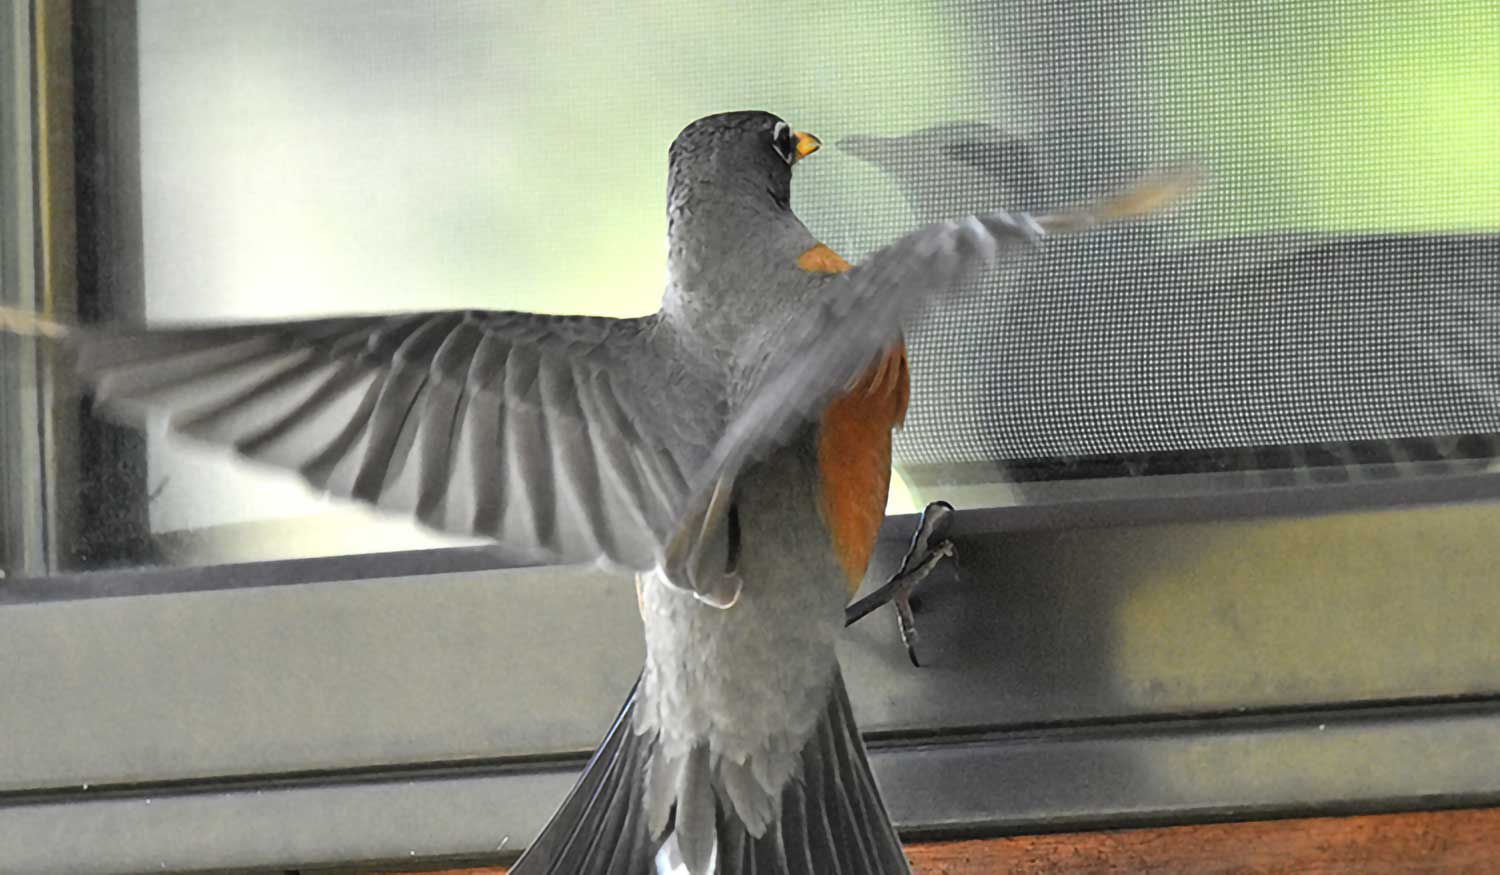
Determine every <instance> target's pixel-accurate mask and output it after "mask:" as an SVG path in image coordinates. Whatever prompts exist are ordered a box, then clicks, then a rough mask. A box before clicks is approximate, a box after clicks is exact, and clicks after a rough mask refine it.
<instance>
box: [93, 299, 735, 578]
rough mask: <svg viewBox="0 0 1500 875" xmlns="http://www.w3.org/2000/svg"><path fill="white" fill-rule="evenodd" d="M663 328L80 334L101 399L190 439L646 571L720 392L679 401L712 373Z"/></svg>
mask: <svg viewBox="0 0 1500 875" xmlns="http://www.w3.org/2000/svg"><path fill="white" fill-rule="evenodd" d="M658 328H659V324H658V322H657V320H656V319H655V317H646V318H641V319H605V318H598V317H582V316H542V315H534V314H529V313H507V312H484V311H465V312H431V313H414V314H405V315H398V316H373V317H347V318H330V319H318V320H308V321H298V322H277V323H264V324H243V325H225V326H219V327H199V328H164V329H156V328H152V329H145V330H139V331H118V330H111V331H102V332H89V331H79V332H76V333H74V334H73V335H72V336H71V338H70V339H71V340H72V342H74V343H75V344H76V345H77V351H78V367H79V371H80V373H81V375H82V376H83V378H84V379H85V380H86V381H88V382H89V383H91V384H93V386H94V392H95V397H96V400H97V402H98V404H99V405H100V406H101V408H102V409H103V410H104V411H106V412H107V413H113V414H114V415H116V416H119V417H123V418H125V419H127V420H132V421H137V422H138V421H140V420H141V419H143V418H144V414H145V412H146V411H147V410H161V411H164V412H165V413H167V414H168V415H169V417H170V419H169V422H170V424H171V427H172V428H173V429H174V430H176V431H179V432H181V433H183V434H186V435H190V436H192V437H194V438H198V439H202V440H205V441H209V442H212V443H216V444H221V445H226V446H229V447H232V448H233V449H234V450H235V451H236V452H238V453H240V454H241V455H244V456H246V457H249V458H252V459H256V460H259V461H264V462H268V463H271V464H274V465H277V466H279V467H282V468H289V469H291V470H293V471H296V472H297V473H299V474H300V475H301V476H302V477H303V478H305V479H306V480H307V482H308V483H310V484H312V485H313V486H315V487H318V488H321V489H325V490H327V491H328V492H330V493H332V494H334V495H338V496H344V497H349V498H354V499H357V500H360V501H364V502H368V503H370V504H374V505H376V506H378V507H381V508H386V509H389V510H395V511H400V512H403V513H407V514H411V515H413V516H415V517H416V518H417V519H419V520H421V521H422V522H424V523H426V524H427V525H430V526H433V527H434V528H437V529H442V530H444V531H449V532H455V533H462V534H477V535H482V536H489V537H493V538H495V539H497V540H498V541H500V542H501V544H502V546H504V547H505V548H507V550H508V551H513V552H514V555H515V556H516V557H517V558H518V559H519V560H522V561H533V562H550V563H562V562H585V561H592V560H595V559H601V558H602V559H606V560H610V561H613V562H616V563H619V564H622V565H625V566H628V567H631V568H638V569H639V568H649V567H651V566H652V565H653V564H655V561H656V556H657V553H658V551H659V549H660V544H661V543H662V541H663V540H664V535H665V533H666V532H667V531H669V530H670V528H671V524H672V521H673V519H674V511H675V509H676V508H677V507H678V506H680V503H681V501H682V499H683V498H684V497H685V494H686V488H687V479H686V475H685V473H684V472H689V471H692V470H694V469H695V467H696V466H697V465H698V464H700V463H701V460H702V459H703V457H704V456H705V455H706V451H707V449H708V447H710V446H711V444H712V440H713V436H714V434H715V433H716V430H717V428H718V424H716V423H714V422H712V421H711V420H710V417H712V416H713V415H714V414H715V411H716V410H717V408H716V407H715V406H714V405H713V404H703V403H684V402H691V401H692V399H693V398H694V394H693V393H694V392H704V393H707V392H709V391H710V390H711V387H707V386H704V385H702V384H701V383H693V382H692V381H691V380H690V378H689V376H688V375H686V374H684V373H683V372H682V370H681V369H680V368H673V367H671V363H670V361H669V359H670V357H671V356H670V352H669V346H668V344H669V343H670V341H669V340H667V339H664V335H663V333H662V332H660V331H658ZM669 375H670V376H669ZM669 382H670V385H669ZM693 417H699V418H698V419H694V418H693Z"/></svg>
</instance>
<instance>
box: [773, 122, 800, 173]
mask: <svg viewBox="0 0 1500 875" xmlns="http://www.w3.org/2000/svg"><path fill="white" fill-rule="evenodd" d="M771 147H772V148H774V149H775V150H776V154H777V155H780V156H781V160H783V161H785V162H786V163H788V164H791V163H792V162H793V161H796V160H797V152H796V150H795V149H794V148H793V147H792V126H791V125H789V124H787V123H786V122H777V123H776V128H775V129H774V130H773V131H772V132H771Z"/></svg>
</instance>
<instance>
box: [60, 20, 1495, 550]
mask: <svg viewBox="0 0 1500 875" xmlns="http://www.w3.org/2000/svg"><path fill="white" fill-rule="evenodd" d="M137 40H138V41H137V46H138V65H139V108H138V111H139V126H140V137H139V150H140V154H139V163H140V185H141V195H140V212H141V220H142V225H141V228H142V231H141V243H140V245H141V248H142V251H143V256H144V262H143V265H144V282H143V289H144V294H143V310H144V315H145V316H146V317H147V318H149V319H150V320H152V321H174V320H204V319H214V320H217V319H245V318H276V317H292V316H301V315H313V314H326V313H336V312H371V311H389V310H405V309H430V308H445V307H481V308H500V309H520V310H540V311H549V312H581V313H598V314H611V315H630V314H640V313H646V312H649V311H651V310H652V309H654V308H655V306H656V303H657V301H658V300H659V296H660V289H661V283H662V276H663V263H662V254H663V246H662V239H663V234H664V226H665V223H664V209H663V205H664V204H663V197H662V195H663V187H664V171H665V167H666V161H665V156H666V147H667V145H668V144H669V143H670V141H671V140H672V138H673V137H674V136H675V135H676V133H677V132H678V131H679V130H680V129H681V128H682V127H683V126H684V125H685V124H686V123H687V122H689V121H691V120H692V119H694V118H696V117H698V116H701V115H704V114H707V113H710V112H716V111H722V110H726V109H739V108H765V109H768V110H771V111H773V112H776V113H777V114H779V115H781V116H782V117H784V118H786V119H788V120H789V121H791V122H792V123H793V125H794V126H796V127H799V128H803V129H806V130H810V131H813V132H814V133H817V134H819V135H820V136H821V137H823V139H824V140H825V141H826V142H829V143H830V144H836V145H838V146H840V148H830V149H825V150H823V152H822V153H820V154H819V155H817V156H816V157H815V159H813V160H809V161H807V162H805V163H803V164H801V165H799V167H798V177H797V180H796V184H795V197H794V206H795V208H796V209H797V211H798V213H799V215H801V217H802V218H803V220H804V221H805V222H806V223H807V224H808V225H809V226H810V227H811V228H812V229H813V231H814V233H815V234H817V235H818V236H819V237H820V238H821V239H823V240H824V241H826V242H827V243H828V244H829V245H830V246H832V247H833V248H834V249H836V250H837V251H839V252H841V253H842V254H844V255H845V256H846V257H848V258H850V259H851V260H857V259H858V258H859V257H860V256H862V255H864V254H865V253H867V252H869V251H870V250H871V249H873V248H874V247H876V246H878V245H880V244H881V243H883V242H885V241H887V240H890V239H891V238H893V237H895V236H896V235H898V234H900V233H902V232H904V231H906V230H909V229H912V228H914V227H916V226H917V225H919V224H922V223H925V222H929V221H934V220H937V219H942V218H947V217H950V216H953V215H959V214H962V213H965V212H968V211H971V210H975V209H981V208H993V207H998V206H1004V207H1011V208H1046V207H1052V206H1057V205H1065V204H1068V203H1074V202H1077V201H1079V200H1080V199H1082V198H1084V197H1087V196H1091V195H1096V194H1099V193H1101V192H1103V191H1106V190H1107V189H1109V188H1110V187H1111V186H1113V185H1116V184H1118V183H1119V182H1120V181H1121V180H1123V179H1126V178H1128V177H1130V176H1132V175H1134V174H1136V173H1139V172H1143V171H1146V170H1149V169H1151V168H1156V167H1162V166H1168V165H1173V164H1177V163H1181V162H1196V163H1199V164H1202V165H1203V166H1204V167H1205V168H1206V169H1207V170H1208V172H1209V177H1210V179H1211V184H1210V186H1209V188H1208V189H1207V190H1206V191H1205V193H1204V194H1203V195H1202V196H1201V197H1199V198H1198V199H1197V200H1196V201H1194V202H1193V203H1192V204H1191V205H1190V206H1189V207H1188V208H1186V209H1185V210H1183V211H1181V212H1179V213H1178V214H1177V215H1175V216H1173V217H1170V218H1166V219H1161V220H1157V221H1153V222H1149V223H1146V224H1144V225H1141V226H1136V227H1131V228H1124V229H1119V230H1110V231H1106V232H1102V233H1099V234H1097V235H1094V236H1090V237H1088V238H1084V239H1080V240H1075V241H1065V242H1062V243H1059V244H1057V245H1054V246H1052V247H1049V249H1048V250H1047V251H1046V252H1045V253H1041V254H1038V255H1034V256H1029V257H1025V258H1021V259H1017V260H1016V261H1014V262H1012V263H1010V264H1008V265H1006V266H1005V267H1003V268H1002V269H1000V270H997V271H995V272H994V273H992V274H990V275H987V276H986V277H983V278H982V279H981V280H979V281H977V282H975V283H974V284H973V287H972V288H971V289H969V290H968V291H967V292H966V293H964V294H962V295H960V296H958V297H956V298H954V299H953V300H951V301H949V302H947V303H946V304H945V305H944V306H943V307H942V308H940V309H939V310H937V311H935V312H934V313H932V314H930V315H929V317H928V318H926V319H925V320H924V321H923V322H922V323H921V324H920V325H918V326H916V327H914V328H913V330H912V331H911V332H910V334H909V342H910V345H911V348H912V361H913V381H914V383H913V385H914V393H913V406H912V409H911V413H910V416H909V420H908V426H907V428H906V430H905V431H904V432H903V433H902V435H901V436H900V439H899V444H898V456H899V463H900V464H899V468H898V473H899V474H901V475H902V476H903V478H904V480H903V481H902V482H901V483H898V486H897V488H896V489H894V490H893V497H892V506H893V508H896V509H905V508H909V507H911V506H913V505H914V504H919V503H920V502H922V501H925V500H927V499H928V498H933V497H941V496H944V495H962V496H964V497H965V498H966V499H968V501H967V502H961V504H962V503H969V504H972V503H975V502H979V503H1003V502H1006V501H1014V500H1018V499H1017V497H1016V496H1017V494H1016V492H1015V491H1014V490H1010V489H1008V488H1004V487H1003V484H1005V483H1008V482H1013V481H1019V482H1021V483H1036V482H1050V481H1059V480H1060V481H1065V482H1067V483H1069V484H1072V485H1071V486H1070V488H1073V489H1074V491H1073V492H1072V493H1069V494H1072V495H1076V496H1078V497H1089V496H1096V495H1101V494H1107V493H1110V491H1111V490H1114V489H1118V488H1119V486H1118V484H1119V483H1120V482H1122V481H1130V480H1133V479H1138V478H1141V477H1142V475H1152V476H1167V477H1172V476H1181V475H1190V476H1191V475H1199V474H1203V473H1205V472H1215V473H1223V472H1234V473H1237V474H1240V475H1246V477H1247V478H1248V479H1246V481H1245V482H1247V483H1252V484H1253V483H1266V484H1270V485H1276V484H1278V483H1279V482H1282V481H1281V480H1278V479H1277V478H1278V477H1279V478H1283V480H1284V479H1285V478H1286V477H1291V478H1292V480H1293V481H1306V480H1309V479H1311V480H1314V481H1316V480H1318V478H1326V479H1329V480H1330V481H1333V480H1338V479H1340V478H1343V479H1348V478H1350V477H1358V476H1428V475H1433V476H1446V475H1447V474H1449V473H1452V472H1453V471H1455V470H1466V469H1468V468H1471V467H1474V466H1482V465H1485V464H1488V463H1489V462H1490V460H1491V459H1492V458H1493V457H1494V456H1495V454H1496V450H1495V449H1494V446H1495V442H1494V441H1493V440H1492V439H1491V436H1492V435H1493V434H1494V433H1496V432H1500V392H1496V391H1495V388H1494V381H1493V380H1492V379H1489V380H1488V382H1487V381H1486V379H1487V378H1484V375H1489V377H1493V375H1494V374H1495V373H1500V361H1497V358H1496V355H1497V353H1496V350H1497V348H1500V346H1497V345H1496V344H1495V343H1493V342H1492V338H1493V336H1494V330H1495V326H1496V325H1497V324H1500V316H1497V312H1496V310H1497V306H1500V305H1497V304H1496V300H1497V296H1496V294H1495V293H1496V280H1495V277H1496V273H1497V265H1500V248H1497V244H1496V239H1497V238H1496V236H1495V232H1496V231H1500V165H1497V164H1496V163H1495V162H1494V161H1493V160H1492V158H1493V148H1492V146H1491V145H1490V144H1491V142H1492V137H1493V135H1494V132H1495V131H1496V130H1500V68H1497V67H1496V66H1495V65H1494V64H1493V47H1494V46H1495V45H1496V44H1497V43H1500V12H1497V11H1496V9H1495V7H1494V5H1493V4H1491V3H1487V2H1482V0H1469V2H1446V3H1435V2H1432V3H1405V4H1399V6H1398V8H1396V9H1394V10H1393V9H1392V7H1391V5H1390V4H1385V3H1378V2H1369V0H1364V2H1354V0H1344V2H1332V3H1323V4H1275V5H1264V4H1261V5H1253V4H1252V5H1241V6H1237V7H1235V8H1234V10H1231V11H1227V12H1226V11H1225V7H1223V6H1222V5H1219V4H1214V5H1209V4H1195V3H1179V4H1159V3H1146V2H1125V3H1112V4H1088V5H1086V6H1080V5H1074V4H1065V5H1053V4H1031V3H1020V2H1009V3H1007V2H998V3H947V2H937V3H890V2H859V3H845V4H799V5H795V6H791V5H786V4H780V3H767V4H737V5H735V6H734V7H732V8H729V7H720V6H717V5H705V4H700V3H694V2H687V0H681V2H669V0H657V2H651V3H647V4H602V3H601V4H558V3H541V2H532V3H505V4H499V3H493V2H488V0H485V2H445V3H442V4H425V3H405V2H393V0H343V2H321V3H305V2H300V0H280V2H264V0H253V2H252V0H217V2H212V3H208V2H202V0H141V2H140V3H139V18H138V34H137ZM1396 235H1399V236H1396ZM1487 320H1488V321H1487ZM1396 438H1400V439H1404V441H1405V442H1404V443H1391V439H1396ZM1454 460H1458V461H1457V462H1456V463H1454V464H1446V463H1452V462H1454ZM1423 462H1425V463H1430V464H1429V467H1428V468H1422V467H1421V466H1420V465H1419V464H1418V463H1423ZM1438 463H1444V464H1438ZM146 470H147V472H148V473H147V475H146V484H147V488H146V490H145V495H146V496H147V497H149V501H150V503H149V521H150V527H151V530H152V532H153V533H154V535H155V538H156V540H157V542H158V546H159V553H158V554H157V555H155V556H154V557H153V558H152V559H151V560H150V561H160V562H170V563H188V564H191V563H205V562H222V561H231V560H244V559H259V558H277V557H288V556H300V555H317V554H332V553H344V552H350V551H377V550H391V549H400V548H407V547H415V546H422V545H433V544H451V543H462V542H463V541H461V540H456V539H453V538H448V537H445V536H439V535H436V534H433V533H430V532H426V531H423V530H421V529H419V528H418V527H416V526H413V525H410V524H407V523H405V522H401V521H391V520H387V519H378V518H376V517H375V516H374V515H372V514H369V513H366V512H364V511H362V510H359V509H356V508H351V507H349V506H347V505H343V504H339V503H331V502H329V501H327V500H325V499H322V498H319V497H317V496H315V495H312V494H311V493H310V492H309V491H308V490H306V489H305V488H303V487H302V486H301V485H300V484H298V483H297V482H296V481H295V480H294V478H292V477H290V476H289V475H284V474H280V473H276V472H268V471H265V470H263V469H259V468H256V467H253V466H248V465H244V464H240V463H236V462H232V461H229V460H227V459H226V458H225V457H224V455H223V454H222V453H218V452H214V451H205V450H202V449H199V448H196V447H189V446H184V445H183V444H182V443H180V442H177V441H171V440H164V439H160V438H157V437H152V438H151V439H150V441H149V453H148V459H147V465H146ZM1293 471H1295V472H1300V473H1296V474H1289V473H1288V472H1293ZM1307 472H1315V473H1307ZM1371 472H1377V473H1371ZM89 476H93V475H89ZM1257 478H1262V479H1257ZM1080 482H1081V483H1082V484H1083V485H1082V486H1079V485H1078V484H1079V483H1080ZM1023 492H1024V490H1023ZM1022 497H1023V498H1024V495H1023V496H1022ZM143 500H144V499H143Z"/></svg>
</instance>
